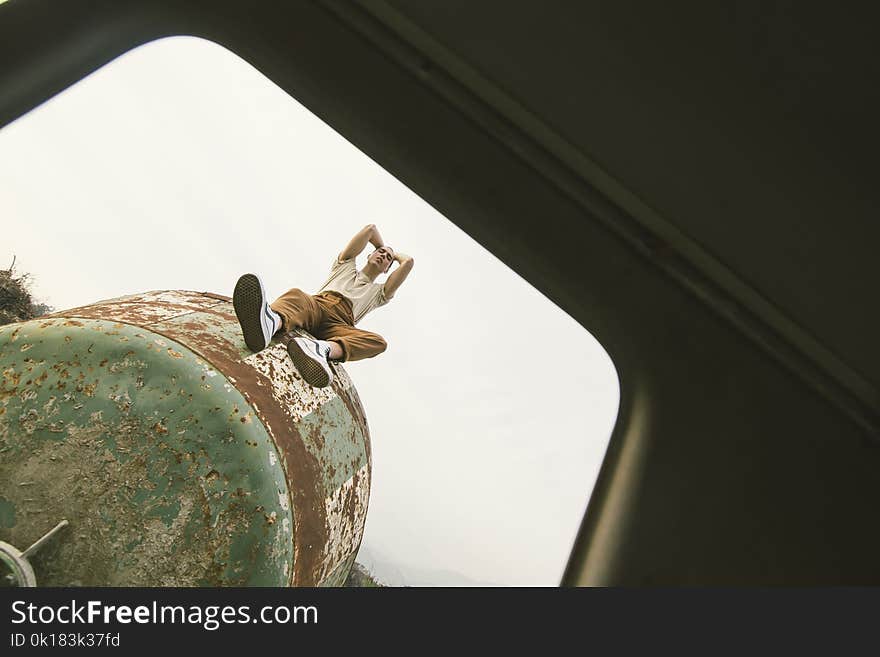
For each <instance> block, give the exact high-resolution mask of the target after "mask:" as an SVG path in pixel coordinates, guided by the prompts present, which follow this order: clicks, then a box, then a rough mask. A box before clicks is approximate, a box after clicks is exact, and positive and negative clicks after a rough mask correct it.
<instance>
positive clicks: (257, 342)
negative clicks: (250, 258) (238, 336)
mask: <svg viewBox="0 0 880 657" xmlns="http://www.w3.org/2000/svg"><path fill="white" fill-rule="evenodd" d="M265 298H266V295H265V293H264V291H263V286H262V284H261V283H260V279H259V278H257V277H256V276H254V275H253V274H245V275H244V276H242V277H241V278H239V279H238V282H237V283H236V284H235V291H234V292H233V293H232V307H233V308H235V316H236V317H238V323H239V324H240V325H241V332H242V334H243V335H244V342H245V344H246V345H247V346H248V349H250V350H251V351H262V350H263V349H265V348H266V347H268V346H269V340H267V339H266V331H265V328H264V326H263V318H262V314H263V303H264V301H265Z"/></svg>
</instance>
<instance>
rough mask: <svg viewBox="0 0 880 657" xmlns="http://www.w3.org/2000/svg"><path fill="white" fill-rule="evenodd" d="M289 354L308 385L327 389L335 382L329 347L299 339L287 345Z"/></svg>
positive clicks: (306, 339) (294, 339)
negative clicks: (328, 358)
mask: <svg viewBox="0 0 880 657" xmlns="http://www.w3.org/2000/svg"><path fill="white" fill-rule="evenodd" d="M287 353H288V354H290V359H291V360H292V361H293V364H294V366H295V367H296V369H297V370H298V371H299V373H300V375H301V376H302V378H303V379H305V380H306V383H309V384H311V385H313V386H315V387H316V388H325V387H327V386H329V385H330V382H331V381H333V370H332V369H330V363H329V362H328V361H327V357H328V356H329V355H330V347H329V345H326V344H322V343H321V342H318V341H316V340H309V339H308V338H303V337H298V338H293V339H291V341H290V342H288V343H287Z"/></svg>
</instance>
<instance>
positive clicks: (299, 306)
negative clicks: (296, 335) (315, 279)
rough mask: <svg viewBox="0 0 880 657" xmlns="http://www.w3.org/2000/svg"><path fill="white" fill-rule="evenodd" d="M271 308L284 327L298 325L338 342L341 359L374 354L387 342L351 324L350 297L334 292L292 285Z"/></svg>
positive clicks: (293, 327)
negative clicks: (319, 291) (305, 289)
mask: <svg viewBox="0 0 880 657" xmlns="http://www.w3.org/2000/svg"><path fill="white" fill-rule="evenodd" d="M271 308H272V310H274V311H275V312H276V313H278V314H279V315H281V319H282V320H283V321H284V330H285V331H290V330H292V329H295V328H301V329H304V330H306V331H308V332H309V333H311V334H312V335H313V336H315V337H316V338H318V339H319V340H332V341H333V342H337V343H339V345H340V346H341V347H342V360H344V361H350V360H361V359H363V358H371V357H373V356H377V355H379V354H381V353H382V352H383V351H385V348H386V347H387V346H388V345H387V343H386V342H385V340H384V339H383V338H382V336H381V335H379V334H377V333H370V332H369V331H362V330H361V329H358V328H355V327H354V315H353V314H352V310H351V301H349V300H348V299H346V298H345V297H344V296H342V295H341V294H339V293H338V292H321V293H320V294H316V295H314V296H312V295H310V294H306V293H305V292H303V291H302V290H300V289H298V288H293V289H291V290H288V291H287V292H285V293H284V294H282V295H281V296H280V297H278V298H277V299H275V301H273V302H272V304H271Z"/></svg>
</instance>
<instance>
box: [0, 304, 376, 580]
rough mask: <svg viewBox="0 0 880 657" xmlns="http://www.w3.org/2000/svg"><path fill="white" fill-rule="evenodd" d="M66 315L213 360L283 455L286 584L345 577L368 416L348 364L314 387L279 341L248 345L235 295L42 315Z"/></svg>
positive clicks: (354, 537) (219, 380)
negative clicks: (140, 331)
mask: <svg viewBox="0 0 880 657" xmlns="http://www.w3.org/2000/svg"><path fill="white" fill-rule="evenodd" d="M61 317H64V318H66V319H65V320H64V321H68V322H69V321H78V320H77V319H71V318H80V319H99V320H104V321H112V322H116V323H117V324H116V325H115V326H114V328H115V330H121V329H122V328H124V329H126V330H134V329H133V327H134V326H139V327H143V328H148V329H149V332H151V333H154V334H157V335H158V336H162V338H159V339H163V338H164V339H166V340H172V341H174V344H173V345H172V344H171V343H170V342H169V343H168V344H167V345H166V346H164V347H162V348H165V349H166V350H168V349H170V350H172V351H178V352H181V351H182V350H181V349H179V348H177V346H176V345H181V346H183V347H184V348H185V350H188V351H190V352H192V353H193V354H194V356H196V357H198V358H201V359H202V360H203V361H204V363H205V364H206V365H207V366H208V367H210V368H211V369H213V370H214V371H215V377H214V378H213V380H212V381H211V382H209V383H208V385H212V386H218V387H219V388H222V391H223V392H224V393H225V394H233V393H236V394H240V395H241V397H242V402H243V403H242V405H241V407H240V408H239V413H240V417H239V418H238V424H240V425H242V426H246V425H251V424H252V425H259V426H260V427H262V428H263V430H264V431H265V434H266V436H267V440H268V442H269V443H271V446H272V449H268V450H267V451H266V454H267V457H266V458H267V459H268V460H272V459H276V460H277V467H279V468H283V473H284V477H285V480H286V482H287V483H288V486H287V489H286V490H283V491H282V492H279V490H275V491H273V495H274V496H275V502H276V505H277V506H278V509H277V510H275V514H276V515H275V522H276V523H277V527H278V528H279V530H280V531H281V532H285V531H287V532H289V534H287V535H289V536H290V538H291V541H292V545H293V555H292V563H291V564H290V567H289V570H288V573H287V576H286V581H287V583H290V584H294V585H306V586H309V585H318V584H324V585H337V584H339V583H341V582H337V580H339V577H340V573H342V572H344V573H347V571H348V568H350V564H351V562H352V560H353V557H354V555H355V554H356V552H357V549H358V547H359V545H360V540H361V537H362V535H363V527H364V522H365V519H366V509H367V504H368V501H369V483H370V450H369V433H368V428H367V422H366V417H365V414H364V412H363V408H362V406H361V404H360V400H359V399H358V397H357V393H356V391H355V389H354V387H353V386H352V385H351V381H350V379H349V378H348V376H347V374H346V373H345V371H344V370H343V368H341V367H338V366H336V368H335V369H336V372H337V377H336V380H335V381H334V384H333V386H332V388H326V389H323V390H316V389H314V388H312V387H311V386H309V385H308V384H306V383H305V382H304V381H302V379H301V378H300V377H299V375H298V373H297V372H296V371H295V369H294V368H293V367H292V365H291V363H290V361H289V358H288V357H287V353H286V350H285V349H284V346H283V345H282V344H280V343H276V344H273V345H272V346H270V348H269V349H266V350H264V351H263V352H261V353H259V354H251V353H250V352H249V351H248V350H247V349H246V348H245V346H244V342H243V340H242V339H241V335H240V332H239V330H238V323H237V321H236V319H235V316H234V312H233V310H232V305H231V303H229V301H228V298H225V297H220V295H209V294H205V293H197V292H181V291H160V292H149V293H145V294H140V295H132V296H128V297H124V298H121V299H111V300H108V301H104V302H99V303H97V304H93V305H91V306H85V307H82V308H76V309H72V310H69V311H64V312H61V313H56V314H55V315H54V316H52V319H50V320H46V321H60V320H61ZM156 347H157V348H158V347H160V345H156ZM155 353H157V354H158V353H159V351H156V352H155ZM169 358H173V357H171V356H169ZM206 381H207V378H206ZM0 403H2V402H0ZM123 403H126V402H125V400H123ZM2 421H3V418H2V417H0V422H2ZM6 424H7V428H8V426H9V422H8V421H7V422H6ZM6 433H7V435H8V433H9V432H8V430H7V432H6ZM271 465H272V466H275V465H276V463H272V464H271ZM281 488H282V489H283V487H281ZM0 495H2V493H0ZM264 508H265V509H268V508H269V507H268V506H267V505H264ZM288 525H289V526H288ZM272 526H274V525H272ZM0 531H5V530H3V529H2V528H0ZM0 536H2V534H0ZM345 564H348V566H346V565H345ZM342 579H343V580H344V577H343V578H342Z"/></svg>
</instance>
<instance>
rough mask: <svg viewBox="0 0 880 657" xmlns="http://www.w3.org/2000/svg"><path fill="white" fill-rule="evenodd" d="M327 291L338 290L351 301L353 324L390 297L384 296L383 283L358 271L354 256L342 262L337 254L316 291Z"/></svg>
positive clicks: (386, 301)
mask: <svg viewBox="0 0 880 657" xmlns="http://www.w3.org/2000/svg"><path fill="white" fill-rule="evenodd" d="M328 291H330V292H339V294H341V295H342V296H344V297H346V298H347V299H348V300H349V301H351V308H352V314H353V315H354V323H355V324H357V323H358V322H359V321H361V318H362V317H363V316H364V315H366V314H367V313H368V312H370V311H371V310H373V309H374V308H378V307H379V306H384V305H385V304H386V303H388V302H389V301H391V297H386V296H385V285H384V284H382V283H373V282H372V281H370V279H369V278H367V277H366V276H364V275H363V274H362V273H361V272H359V271H358V270H357V268H356V267H355V264H354V258H350V259H348V260H343V261H342V262H339V257H338V256H337V257H336V258H334V259H333V265H332V266H331V267H330V277H329V278H328V279H327V281H326V282H325V283H324V284H323V285H322V286H321V289H320V290H318V293H319V294H320V293H321V292H328Z"/></svg>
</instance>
